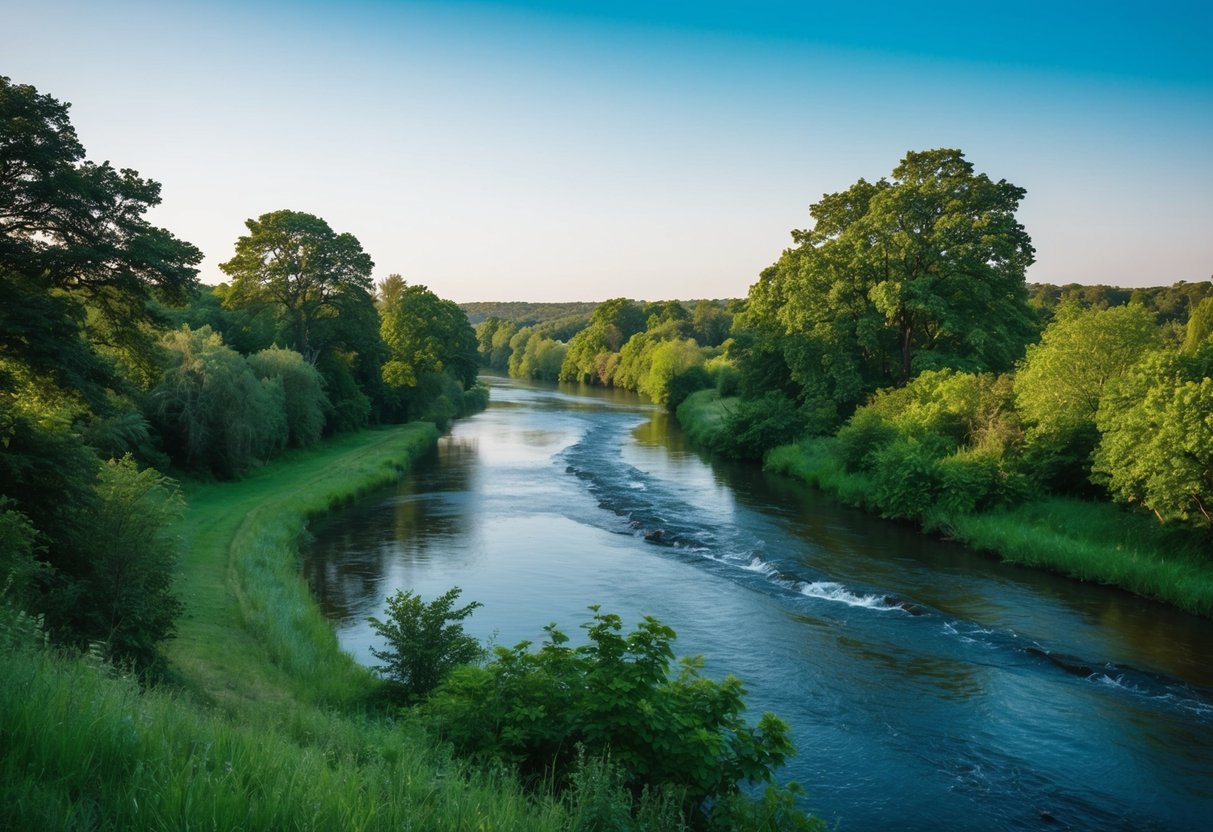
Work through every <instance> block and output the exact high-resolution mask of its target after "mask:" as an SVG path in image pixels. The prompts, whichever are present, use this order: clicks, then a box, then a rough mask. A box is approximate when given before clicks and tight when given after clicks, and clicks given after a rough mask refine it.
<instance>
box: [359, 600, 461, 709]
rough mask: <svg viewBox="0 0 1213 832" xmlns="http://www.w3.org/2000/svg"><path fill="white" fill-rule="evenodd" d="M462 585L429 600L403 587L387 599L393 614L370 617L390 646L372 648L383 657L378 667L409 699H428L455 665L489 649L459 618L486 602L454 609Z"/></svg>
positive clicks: (411, 700) (380, 657)
mask: <svg viewBox="0 0 1213 832" xmlns="http://www.w3.org/2000/svg"><path fill="white" fill-rule="evenodd" d="M460 591H461V590H460V589H459V587H457V586H456V587H452V588H451V589H449V590H447V591H446V592H444V593H443V594H442V595H439V596H438V597H437V598H435V599H434V600H433V601H431V602H430V603H428V604H427V603H425V602H424V601H422V600H421V597H420V596H418V595H414V594H413V593H412V592H403V591H400V590H398V591H397V592H396V594H395V595H393V596H391V597H390V598H388V599H387V613H388V614H387V617H388V620H387V621H386V622H385V621H380V620H379V619H378V618H373V617H372V618H371V619H369V620H370V622H371V627H372V628H374V630H375V632H377V633H379V635H380V636H381V637H383V638H384V639H386V640H387V649H386V650H379V649H377V648H374V647H372V648H371V654H372V655H373V656H374V657H375V658H376V659H378V660H379V661H381V662H383V663H384V664H382V665H380V666H379V667H376V668H375V670H377V671H379V672H380V673H382V674H383V675H384V676H386V677H387V678H388V680H389V681H391V682H392V684H393V686H394V687H395V688H396V689H397V690H398V691H399V693H400V695H401V698H402V699H404V701H406V702H417V701H419V700H421V699H424V698H425V697H426V696H428V695H429V693H430V691H432V690H433V689H434V688H435V687H437V686H438V684H439V683H440V682H441V681H442V680H443V679H444V678H446V676H447V675H448V674H450V672H451V671H452V670H454V669H455V668H456V667H458V666H459V665H463V664H468V663H469V662H474V661H476V660H477V659H479V658H480V657H481V656H483V655H484V650H483V649H482V648H481V647H480V644H479V643H478V642H477V641H476V639H474V638H472V637H471V636H469V635H467V634H466V633H464V632H463V624H461V623H460V622H461V621H463V620H464V619H465V618H467V617H468V616H469V615H471V614H472V613H473V612H475V611H476V609H477V608H478V607H480V606H482V605H481V604H480V602H479V601H473V602H472V603H470V604H468V605H466V606H463V607H460V608H459V609H452V606H453V605H454V603H455V600H456V599H457V598H458V597H459V593H460Z"/></svg>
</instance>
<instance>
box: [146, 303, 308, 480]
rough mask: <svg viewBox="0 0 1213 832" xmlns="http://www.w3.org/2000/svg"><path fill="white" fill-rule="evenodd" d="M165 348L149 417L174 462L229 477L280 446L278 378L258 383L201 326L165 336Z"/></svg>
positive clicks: (283, 433)
mask: <svg viewBox="0 0 1213 832" xmlns="http://www.w3.org/2000/svg"><path fill="white" fill-rule="evenodd" d="M164 346H165V348H166V353H167V356H168V360H167V367H166V368H165V372H164V377H163V379H162V380H161V381H160V383H159V384H157V385H156V386H155V387H154V388H152V390H151V392H150V393H149V394H148V410H149V411H150V412H149V413H148V416H149V418H150V419H151V420H152V422H153V423H154V424H155V425H156V426H157V428H158V429H159V430H160V435H161V436H162V437H163V439H164V443H165V446H166V447H167V449H168V451H169V454H170V455H171V456H172V458H173V461H174V462H176V463H177V464H179V465H186V466H190V467H194V468H201V469H203V470H207V469H209V470H210V471H212V472H213V473H215V474H217V475H219V476H222V477H234V476H239V475H240V474H242V473H244V472H245V471H246V470H248V469H249V468H250V467H252V466H254V465H257V464H259V463H261V462H264V461H265V460H267V459H269V458H270V457H272V456H274V455H275V454H277V453H279V452H280V451H281V450H282V449H283V448H284V447H285V446H286V441H287V435H288V434H287V422H286V414H285V410H284V407H285V392H284V390H283V384H282V381H281V380H280V379H277V378H267V379H258V378H257V377H256V376H255V375H254V374H253V372H252V370H251V369H250V368H249V365H248V362H247V361H246V360H245V359H244V357H243V356H241V355H240V354H239V353H238V352H236V351H235V350H233V349H231V348H230V347H228V346H226V345H225V344H224V343H223V339H222V338H221V337H220V336H219V334H218V333H216V332H213V331H212V330H211V328H210V327H208V326H204V327H202V328H201V329H197V330H191V329H190V328H189V327H188V326H186V327H183V328H181V329H179V330H176V331H174V332H170V333H169V334H168V335H166V336H165V337H164Z"/></svg>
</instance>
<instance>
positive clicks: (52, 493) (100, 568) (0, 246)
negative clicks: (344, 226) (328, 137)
mask: <svg viewBox="0 0 1213 832" xmlns="http://www.w3.org/2000/svg"><path fill="white" fill-rule="evenodd" d="M159 191H160V186H159V185H158V184H157V183H155V182H153V181H151V180H148V179H143V178H141V177H140V176H139V175H138V174H137V173H136V172H135V171H133V170H128V169H122V170H117V169H115V168H113V167H112V166H111V165H110V164H109V163H102V164H96V163H93V162H90V161H88V160H87V159H86V158H85V151H84V148H83V146H82V145H81V144H80V141H79V140H78V138H77V136H76V133H75V130H74V129H73V127H72V125H71V121H70V118H69V116H68V105H66V104H63V103H60V102H59V101H57V100H55V99H54V98H52V97H50V96H49V95H44V94H41V93H39V92H38V91H37V90H35V89H34V88H33V87H31V86H28V85H20V84H14V83H12V82H11V81H10V80H9V79H8V78H2V77H0V531H2V532H3V533H2V534H0V587H2V588H3V601H4V606H5V608H6V609H9V610H10V611H11V610H14V609H15V610H20V611H22V612H23V613H29V614H36V615H40V616H43V618H44V621H45V626H46V629H47V632H49V633H50V634H51V635H52V637H53V638H54V639H55V640H56V641H58V642H61V643H65V644H73V645H77V646H80V647H85V646H89V645H93V646H94V647H95V648H96V649H99V650H101V651H102V652H104V653H105V655H106V656H108V657H109V658H112V659H114V660H115V661H118V662H121V663H129V664H132V665H133V666H134V667H135V668H136V669H138V670H140V671H147V670H150V669H154V668H155V667H156V665H157V662H158V658H157V652H156V644H157V643H158V642H159V641H161V640H162V639H164V638H165V637H167V636H169V635H170V634H171V633H172V632H173V621H174V618H175V616H176V615H177V613H178V611H179V608H180V604H179V602H178V600H177V598H176V597H175V595H174V593H173V590H172V569H173V562H174V558H175V549H176V546H175V543H174V541H172V540H170V539H168V537H167V532H166V530H167V528H168V526H169V525H170V524H171V522H172V520H173V518H174V517H175V516H176V515H177V513H178V512H179V510H180V506H181V497H180V493H179V491H178V488H177V486H176V483H175V482H174V481H173V480H171V479H169V478H168V477H166V476H164V475H163V474H162V473H161V472H164V471H170V470H172V471H174V472H189V473H192V474H195V475H203V476H215V477H220V478H230V477H238V476H240V475H241V474H242V473H244V472H246V471H248V470H249V469H251V468H253V467H255V466H258V465H260V464H262V463H264V462H265V461H267V460H269V459H271V458H273V457H275V456H276V455H278V454H280V453H282V452H283V451H285V450H286V449H288V448H301V447H305V446H307V445H310V444H312V443H314V442H316V441H317V440H318V439H319V438H320V437H322V436H325V435H328V434H332V433H336V432H340V431H348V430H354V429H357V428H361V427H364V426H366V425H368V424H376V423H386V422H402V421H408V420H413V419H430V420H433V421H435V422H437V423H439V424H440V425H445V424H446V423H447V422H448V421H449V420H450V419H451V418H452V417H454V416H456V415H458V414H459V413H461V412H464V411H465V410H467V409H469V408H473V407H477V406H481V405H482V404H483V402H484V399H485V395H486V394H485V391H484V390H483V388H478V387H476V372H477V357H476V339H475V335H474V333H473V331H472V328H471V326H470V324H469V323H468V321H467V318H466V316H465V315H464V313H463V312H462V311H461V310H460V309H458V307H456V306H455V305H454V304H453V303H451V302H450V301H445V300H442V299H441V298H438V297H437V296H435V295H434V294H433V293H432V292H430V291H429V290H427V289H426V288H425V287H424V286H410V285H407V284H406V283H405V282H404V281H403V280H402V279H400V277H399V276H395V275H393V276H390V277H388V278H387V279H386V280H384V281H382V282H380V283H379V284H378V286H376V285H375V284H374V283H373V282H372V279H371V273H372V269H373V267H374V264H373V263H372V261H371V258H370V257H369V256H368V255H367V254H366V253H365V252H364V251H363V250H362V247H361V245H360V244H359V242H358V240H357V239H356V238H355V237H354V236H353V235H352V234H349V233H336V232H334V231H333V230H332V229H331V228H330V227H329V226H328V224H327V223H326V222H325V221H324V220H323V219H320V218H319V217H316V216H313V215H311V214H306V213H302V212H298V211H275V212H273V213H269V214H265V215H263V216H261V217H259V218H257V219H255V220H252V219H251V220H249V221H248V222H247V227H248V233H247V234H246V235H243V236H241V237H240V238H239V239H238V240H237V241H236V243H235V253H234V256H233V257H232V258H231V259H230V260H228V261H226V262H224V263H223V264H221V266H220V268H221V269H222V270H223V271H224V272H225V273H226V274H227V275H228V277H229V278H230V282H229V283H226V284H223V285H220V286H217V287H206V286H201V285H199V283H198V281H197V269H196V268H195V267H196V265H197V264H198V263H199V261H200V260H201V258H202V254H201V252H200V251H199V250H198V249H197V248H195V247H194V246H192V245H190V244H189V243H187V242H184V241H182V240H179V239H177V238H176V237H174V236H173V235H172V234H171V233H170V232H168V231H166V230H164V229H161V228H156V227H154V226H152V225H151V224H149V223H148V222H147V220H146V219H145V214H146V212H147V211H148V209H150V208H151V207H152V206H154V205H156V204H157V203H158V202H159V200H160V197H159Z"/></svg>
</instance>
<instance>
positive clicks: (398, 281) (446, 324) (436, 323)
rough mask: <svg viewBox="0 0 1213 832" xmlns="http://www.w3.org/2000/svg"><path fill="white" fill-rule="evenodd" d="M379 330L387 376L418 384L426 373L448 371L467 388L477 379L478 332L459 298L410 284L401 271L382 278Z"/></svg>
mask: <svg viewBox="0 0 1213 832" xmlns="http://www.w3.org/2000/svg"><path fill="white" fill-rule="evenodd" d="M379 295H380V300H379V315H380V320H381V323H380V328H379V332H380V335H381V337H382V338H383V342H384V343H385V344H387V348H388V360H387V362H386V363H385V364H384V365H383V380H384V381H385V382H386V383H388V384H390V385H392V386H394V387H416V386H417V385H418V383H419V382H420V379H421V377H422V376H423V375H425V374H426V373H441V372H446V373H447V374H448V375H450V376H452V377H453V378H455V379H457V380H458V381H459V382H460V383H461V384H462V385H463V386H464V389H470V388H471V387H472V386H473V385H475V383H476V374H477V372H478V366H479V361H478V359H477V353H476V347H477V341H476V332H475V330H473V329H472V325H471V324H469V323H468V319H467V315H465V314H464V312H463V310H462V309H460V308H459V307H458V306H457V305H456V304H455V303H453V302H452V301H449V300H443V299H442V298H440V297H438V296H437V295H436V294H434V293H433V292H431V291H430V290H429V289H427V288H426V287H425V286H421V285H415V286H410V285H408V284H407V283H406V282H405V281H404V279H403V278H401V277H400V275H398V274H394V275H390V276H389V277H388V278H387V279H386V280H384V281H383V283H381V284H380V290H379Z"/></svg>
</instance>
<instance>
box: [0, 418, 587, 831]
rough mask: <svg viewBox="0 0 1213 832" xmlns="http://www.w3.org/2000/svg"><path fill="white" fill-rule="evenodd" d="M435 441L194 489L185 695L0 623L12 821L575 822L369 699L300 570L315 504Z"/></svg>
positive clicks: (395, 433) (338, 456)
mask: <svg viewBox="0 0 1213 832" xmlns="http://www.w3.org/2000/svg"><path fill="white" fill-rule="evenodd" d="M435 437H436V431H435V430H434V428H433V427H432V426H430V425H411V426H405V427H402V428H391V429H384V430H377V431H367V432H364V433H359V434H353V435H349V436H343V437H339V438H338V439H336V440H334V441H331V442H328V443H326V444H324V445H322V446H320V447H318V448H314V449H309V450H308V451H302V452H298V453H295V454H292V455H290V456H288V457H285V458H283V459H282V460H280V461H277V462H275V463H274V464H272V465H270V466H267V467H265V468H263V469H261V470H259V471H257V472H256V473H254V474H253V475H252V476H250V477H248V478H247V479H246V480H243V481H241V482H238V483H222V484H192V485H190V486H188V488H187V494H188V500H189V508H188V510H187V513H186V516H185V517H184V519H183V520H182V523H181V527H180V530H181V533H182V538H183V543H184V548H183V551H184V559H183V563H182V569H181V580H180V584H179V588H180V591H181V594H182V596H183V598H184V599H185V602H186V607H187V612H186V615H185V617H184V620H183V621H182V622H181V626H180V636H179V638H178V639H177V640H176V641H174V642H172V643H171V647H170V649H169V651H168V652H169V656H170V660H171V663H172V666H173V668H174V671H175V672H176V673H177V674H178V676H179V678H180V681H181V685H180V687H179V688H178V689H177V690H173V691H167V690H152V691H141V690H140V689H139V688H138V686H137V685H136V684H135V682H133V681H132V680H130V679H128V678H123V677H120V676H118V675H115V674H114V673H112V672H111V671H108V670H107V669H106V667H105V666H104V665H103V664H102V663H100V662H99V661H96V660H93V659H92V658H90V657H89V656H67V655H58V654H54V653H51V652H48V651H45V650H43V649H39V648H38V646H37V645H36V644H35V642H36V641H37V637H36V632H34V631H33V629H32V628H31V627H29V626H28V622H23V621H22V620H21V619H20V618H17V619H14V618H13V616H12V615H11V614H9V615H7V616H0V678H3V679H4V684H3V685H0V749H2V753H0V828H3V829H48V830H49V829H90V830H91V829H156V830H172V829H182V830H184V829H249V830H258V829H265V830H279V829H299V830H305V829H315V830H337V829H340V830H374V829H397V830H399V829H418V830H420V829H426V830H428V829H434V830H448V829H449V830H471V829H503V830H509V829H517V830H532V829H534V830H547V829H560V828H567V827H568V826H569V825H570V823H571V822H572V820H571V819H570V817H569V810H567V809H566V807H565V805H564V804H562V803H560V802H558V801H556V800H553V799H549V798H544V797H542V796H540V797H534V796H529V797H528V796H527V795H525V794H524V793H523V791H522V790H521V789H520V788H519V787H518V786H517V784H516V783H514V782H513V781H512V780H511V779H510V778H509V777H507V776H505V775H493V774H485V773H478V772H469V771H466V770H464V769H463V768H461V767H460V766H459V765H458V764H456V763H455V762H453V761H452V760H451V759H450V758H449V757H448V756H446V755H445V754H444V753H442V752H440V751H438V750H436V749H435V748H434V747H433V746H432V744H431V743H430V741H429V740H428V739H426V738H425V737H423V736H421V735H420V734H418V733H417V732H415V731H412V730H410V729H409V728H407V726H400V725H396V724H393V722H392V721H391V720H390V719H387V718H385V717H382V716H377V715H375V714H373V713H368V712H366V711H365V710H363V708H362V703H365V702H366V701H367V696H368V695H369V694H371V693H372V692H373V690H374V688H375V686H376V685H377V684H378V683H377V681H376V679H375V678H374V677H373V676H372V675H371V674H370V673H369V672H368V671H366V670H365V669H363V668H361V667H359V666H357V665H356V664H355V663H354V662H353V660H352V659H350V658H349V657H348V656H346V655H345V654H343V653H342V652H341V651H340V650H339V649H338V647H337V643H336V639H335V637H334V635H333V632H332V630H331V628H330V627H329V626H328V625H327V624H326V623H325V622H324V620H323V617H322V616H321V614H320V612H319V610H318V609H317V608H316V606H315V604H314V603H313V602H312V600H311V598H310V596H309V595H308V592H307V588H306V586H305V585H304V583H303V581H302V578H301V577H300V576H299V574H298V569H297V564H296V549H295V543H296V541H297V539H298V537H299V535H300V534H301V532H302V531H303V528H304V524H305V522H306V519H307V517H308V516H310V515H313V514H317V513H319V512H322V511H324V510H326V509H328V508H330V507H331V506H332V505H334V504H336V503H340V502H342V501H345V500H348V499H351V498H353V497H354V496H355V495H357V494H359V493H362V492H364V491H366V490H368V489H370V488H373V487H375V486H378V485H382V484H385V483H387V482H390V481H391V480H392V479H393V478H395V477H396V476H397V475H398V473H399V471H400V470H401V469H402V468H403V467H405V466H407V465H408V464H410V463H411V462H412V461H413V460H415V459H416V458H417V457H418V456H419V455H420V454H422V453H424V452H425V451H426V450H427V449H428V448H430V447H431V446H432V445H433V443H434V439H435ZM10 612H11V611H10Z"/></svg>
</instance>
